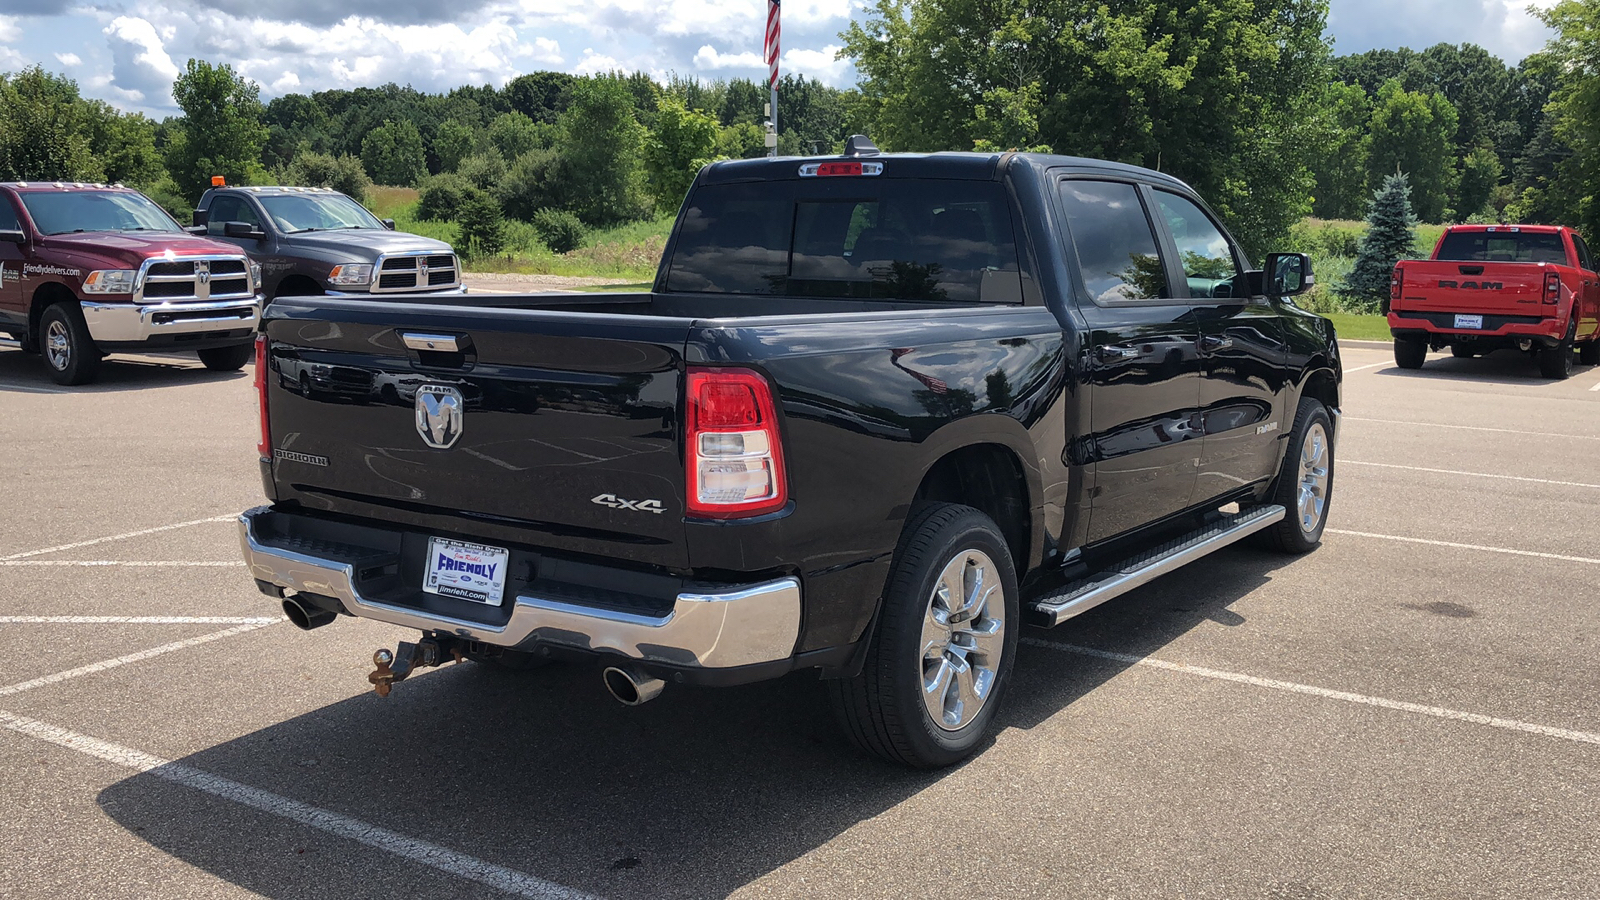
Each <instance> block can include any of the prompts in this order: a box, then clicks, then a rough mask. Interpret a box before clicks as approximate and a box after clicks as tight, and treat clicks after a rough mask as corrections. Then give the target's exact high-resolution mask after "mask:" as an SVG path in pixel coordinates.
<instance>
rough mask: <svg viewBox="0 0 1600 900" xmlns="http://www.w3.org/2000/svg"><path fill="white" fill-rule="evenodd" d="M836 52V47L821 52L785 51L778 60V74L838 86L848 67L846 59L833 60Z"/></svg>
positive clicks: (824, 48) (829, 47) (848, 62)
mask: <svg viewBox="0 0 1600 900" xmlns="http://www.w3.org/2000/svg"><path fill="white" fill-rule="evenodd" d="M838 52H839V48H838V46H836V45H829V46H827V47H823V48H822V49H821V50H786V51H784V54H783V59H781V60H779V63H780V65H779V66H778V74H779V75H785V74H789V73H793V74H795V75H804V76H806V77H808V78H815V79H817V80H819V81H823V82H826V83H828V84H838V83H839V81H840V80H841V79H843V77H844V73H845V70H846V69H848V68H849V67H850V61H849V60H848V59H834V57H835V56H836V55H837V54H838Z"/></svg>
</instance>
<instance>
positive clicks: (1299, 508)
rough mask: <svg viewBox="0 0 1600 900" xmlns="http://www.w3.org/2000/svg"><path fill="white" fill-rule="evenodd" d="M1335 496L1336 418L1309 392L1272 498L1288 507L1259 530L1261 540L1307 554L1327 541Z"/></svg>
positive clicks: (1271, 546) (1270, 500)
mask: <svg viewBox="0 0 1600 900" xmlns="http://www.w3.org/2000/svg"><path fill="white" fill-rule="evenodd" d="M1332 500H1333V419H1332V418H1331V417H1330V416H1329V415H1328V409H1327V407H1325V406H1323V405H1322V404H1321V403H1320V402H1318V401H1316V400H1313V399H1311V398H1310V397H1306V398H1303V399H1301V401H1300V409H1299V411H1298V412H1297V413H1296V414H1295V417H1294V432H1293V433H1292V434H1291V435H1290V436H1289V447H1288V449H1287V450H1286V451H1285V453H1284V455H1283V466H1282V467H1281V468H1280V469H1279V470H1278V480H1277V481H1275V482H1273V485H1272V490H1271V492H1270V493H1268V494H1267V499H1266V502H1267V503H1275V504H1278V505H1280V506H1282V507H1283V508H1285V509H1287V510H1288V511H1289V514H1288V515H1286V516H1284V517H1283V521H1281V522H1279V523H1277V524H1276V525H1273V526H1272V527H1270V528H1267V529H1265V530H1263V531H1261V532H1260V534H1261V539H1260V540H1261V543H1262V544H1263V545H1265V546H1266V547H1267V548H1269V549H1272V550H1277V551H1278V552H1280V553H1308V552H1310V551H1312V550H1315V549H1316V547H1317V545H1318V544H1320V543H1321V542H1322V530H1323V528H1325V527H1327V524H1328V504H1329V503H1330V502H1331V501H1332Z"/></svg>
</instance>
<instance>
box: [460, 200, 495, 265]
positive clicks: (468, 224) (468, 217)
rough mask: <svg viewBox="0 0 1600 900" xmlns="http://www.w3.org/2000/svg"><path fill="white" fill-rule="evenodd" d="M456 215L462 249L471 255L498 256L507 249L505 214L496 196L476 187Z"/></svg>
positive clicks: (476, 256)
mask: <svg viewBox="0 0 1600 900" xmlns="http://www.w3.org/2000/svg"><path fill="white" fill-rule="evenodd" d="M456 215H457V219H458V220H459V222H460V225H461V250H462V252H463V253H465V254H466V255H467V257H468V258H469V259H484V258H486V257H490V256H495V255H496V254H498V253H500V252H501V251H502V250H504V249H505V246H506V223H505V218H504V217H503V216H502V215H501V213H500V204H498V203H496V202H495V201H494V198H493V197H490V196H489V195H488V194H487V193H484V192H483V191H480V190H478V189H476V188H473V189H471V190H470V191H469V192H468V193H467V195H466V196H465V197H463V198H462V200H461V208H460V209H459V210H458V211H457V214H456Z"/></svg>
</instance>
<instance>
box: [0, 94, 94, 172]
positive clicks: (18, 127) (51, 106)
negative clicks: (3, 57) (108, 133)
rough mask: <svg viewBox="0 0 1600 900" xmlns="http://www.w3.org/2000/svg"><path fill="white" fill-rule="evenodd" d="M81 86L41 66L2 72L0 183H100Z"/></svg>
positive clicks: (0, 95) (0, 98)
mask: <svg viewBox="0 0 1600 900" xmlns="http://www.w3.org/2000/svg"><path fill="white" fill-rule="evenodd" d="M82 112H83V108H82V103H81V101H80V100H79V98H78V85H77V83H76V82H74V81H73V80H72V79H70V78H66V77H63V76H59V75H55V74H52V73H50V72H46V71H45V70H44V69H43V68H42V67H40V66H33V67H31V68H27V69H23V70H22V71H21V72H18V73H16V74H14V75H0V181H98V180H100V178H102V177H104V172H103V170H102V169H101V167H100V165H99V164H98V163H97V161H96V160H95V158H94V154H93V153H92V152H91V150H90V144H89V139H88V137H87V135H85V134H84V128H83V124H84V123H83V116H82Z"/></svg>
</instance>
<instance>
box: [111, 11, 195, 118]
mask: <svg viewBox="0 0 1600 900" xmlns="http://www.w3.org/2000/svg"><path fill="white" fill-rule="evenodd" d="M101 33H102V34H104V35H105V36H106V41H107V43H108V44H110V45H111V82H112V87H114V88H116V89H117V90H118V91H120V92H121V93H123V94H124V95H125V96H126V97H128V99H131V100H134V101H136V102H142V103H152V104H153V105H156V106H165V105H168V104H166V103H165V102H164V100H163V97H164V95H166V94H169V93H170V92H171V90H172V82H173V80H174V79H176V78H177V77H178V66H177V64H176V63H174V62H173V61H172V57H170V56H168V55H167V50H166V47H165V46H164V45H163V44H162V40H161V37H160V35H158V34H157V33H156V28H155V26H154V25H152V24H151V23H150V22H149V20H147V19H141V18H136V17H130V16H118V17H117V18H115V19H112V20H111V24H110V25H107V26H106V27H105V29H104V30H103V31H102V32H101Z"/></svg>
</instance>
